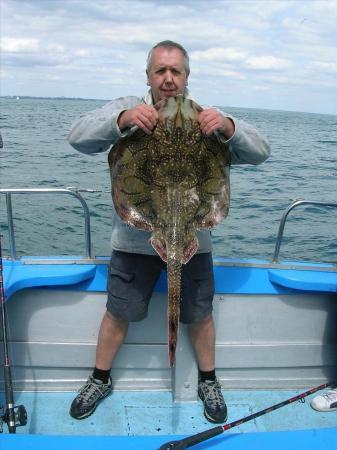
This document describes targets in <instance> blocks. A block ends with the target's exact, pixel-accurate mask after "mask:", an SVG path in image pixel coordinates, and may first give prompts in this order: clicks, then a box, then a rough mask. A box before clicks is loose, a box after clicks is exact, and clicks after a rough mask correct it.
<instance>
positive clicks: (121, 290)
mask: <svg viewBox="0 0 337 450" xmlns="http://www.w3.org/2000/svg"><path fill="white" fill-rule="evenodd" d="M134 279H135V273H128V272H123V271H121V270H119V269H116V268H115V267H111V266H110V268H109V278H108V292H109V294H111V295H112V296H113V297H118V298H121V299H124V300H133V301H137V300H142V297H143V296H142V294H141V293H140V292H138V291H137V289H135V287H134V283H132V282H133V280H134Z"/></svg>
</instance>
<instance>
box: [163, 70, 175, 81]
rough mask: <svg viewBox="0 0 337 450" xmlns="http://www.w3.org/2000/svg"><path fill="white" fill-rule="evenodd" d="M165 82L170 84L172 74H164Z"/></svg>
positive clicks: (168, 72) (167, 72)
mask: <svg viewBox="0 0 337 450" xmlns="http://www.w3.org/2000/svg"><path fill="white" fill-rule="evenodd" d="M165 81H166V83H172V81H173V77H172V73H171V72H170V71H169V70H167V71H166V73H165Z"/></svg>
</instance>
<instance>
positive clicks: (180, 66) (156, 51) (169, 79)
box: [146, 41, 190, 103]
mask: <svg viewBox="0 0 337 450" xmlns="http://www.w3.org/2000/svg"><path fill="white" fill-rule="evenodd" d="M189 73H190V68H189V58H188V54H187V52H186V50H185V49H184V47H182V46H181V45H180V44H177V43H176V42H173V41H162V42H159V43H158V44H156V45H155V46H154V47H153V48H152V49H151V50H150V52H149V55H148V58H147V68H146V74H147V84H148V85H149V86H150V87H151V90H152V96H153V100H154V102H155V103H157V102H158V101H159V100H161V99H163V98H166V97H174V96H176V95H178V94H183V93H184V91H185V88H186V86H187V80H188V76H189Z"/></svg>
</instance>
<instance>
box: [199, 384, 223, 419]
mask: <svg viewBox="0 0 337 450" xmlns="http://www.w3.org/2000/svg"><path fill="white" fill-rule="evenodd" d="M198 394H199V397H200V398H201V400H202V401H203V402H204V414H205V417H206V419H207V420H209V421H210V422H213V423H221V422H226V419H227V406H226V403H225V400H224V398H223V395H222V392H221V386H220V383H219V382H218V380H217V379H215V381H209V380H206V381H199V385H198Z"/></svg>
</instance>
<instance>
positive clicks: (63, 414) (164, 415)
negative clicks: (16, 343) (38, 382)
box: [0, 390, 337, 450]
mask: <svg viewBox="0 0 337 450" xmlns="http://www.w3.org/2000/svg"><path fill="white" fill-rule="evenodd" d="M300 392H301V391H294V390H292V391H290V390H287V391H284V390H282V391H281V390H268V391H264V390H255V391H253V390H247V391H246V390H240V391H237V390H228V391H224V396H225V399H226V403H227V406H228V422H231V421H234V420H237V419H240V418H242V417H244V416H247V415H250V414H252V413H254V412H257V411H259V410H262V409H264V408H266V407H268V406H271V405H274V404H277V403H279V402H281V401H284V400H286V399H288V398H291V397H293V396H295V395H297V394H299V393H300ZM74 395H75V393H74V392H67V393H60V392H56V393H50V392H49V393H43V392H39V393H35V392H20V393H19V392H18V393H17V394H16V395H15V401H16V404H24V406H25V407H26V409H27V413H28V423H27V425H26V426H25V427H20V428H17V435H9V434H6V433H8V432H7V429H6V427H4V434H3V435H2V436H1V439H0V449H1V450H14V449H15V450H19V449H21V448H22V449H23V448H24V449H25V450H30V449H33V448H34V450H39V449H46V448H48V450H53V449H54V448H55V449H56V448H57V449H58V450H59V449H68V448H69V449H72V450H76V449H77V448H78V449H79V448H81V449H82V450H85V449H90V450H92V448H93V447H94V448H95V450H100V449H103V448H104V449H106V448H110V449H112V448H116V449H117V448H125V449H136V448H137V449H149V450H156V449H158V448H159V447H160V446H161V445H162V444H164V443H165V442H168V441H172V440H176V439H179V438H181V437H183V436H189V435H194V434H196V433H199V432H201V431H204V430H207V429H210V428H213V427H214V426H215V425H213V424H211V423H209V422H207V421H206V419H205V418H204V416H203V410H202V403H201V401H199V402H191V403H174V402H172V394H171V393H170V392H130V391H129V392H121V391H116V392H113V393H112V395H111V396H110V397H108V398H107V399H105V400H104V401H103V402H102V403H101V404H100V405H99V407H98V409H97V410H96V412H95V413H94V414H93V415H92V416H90V417H88V418H87V419H84V420H81V421H78V420H74V419H72V418H71V417H70V416H69V413H68V410H69V406H70V403H71V401H72V399H73V398H74ZM312 397H313V396H309V397H307V398H306V399H304V400H303V401H302V402H296V403H293V404H290V405H287V406H285V407H283V408H280V409H278V410H276V411H272V412H270V413H268V414H266V415H264V416H261V417H259V418H257V419H255V420H252V421H250V422H247V423H245V424H242V425H240V426H237V427H235V428H232V429H231V430H229V431H226V432H224V433H223V434H222V435H220V436H218V437H215V438H212V439H211V440H208V441H206V442H203V443H201V444H198V445H196V446H195V447H193V448H196V449H210V450H211V449H214V450H216V449H224V448H226V449H227V450H235V449H243V448H245V449H247V448H249V449H254V448H259V449H261V448H266V449H267V448H268V449H281V448H282V449H284V448H287V449H289V448H294V449H295V448H296V450H298V449H300V448H306V450H308V449H314V448H315V450H316V449H320V450H321V449H329V450H331V449H337V433H336V428H333V427H336V423H337V413H318V412H316V411H314V410H313V409H312V408H311V407H310V405H309V402H310V399H311V398H312ZM1 403H3V401H2V402H1ZM303 430H305V431H303ZM308 430H312V431H309V432H308ZM28 435H29V436H28ZM55 435H57V437H55ZM24 436H25V439H23V437H24ZM20 442H22V447H21V446H20Z"/></svg>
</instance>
